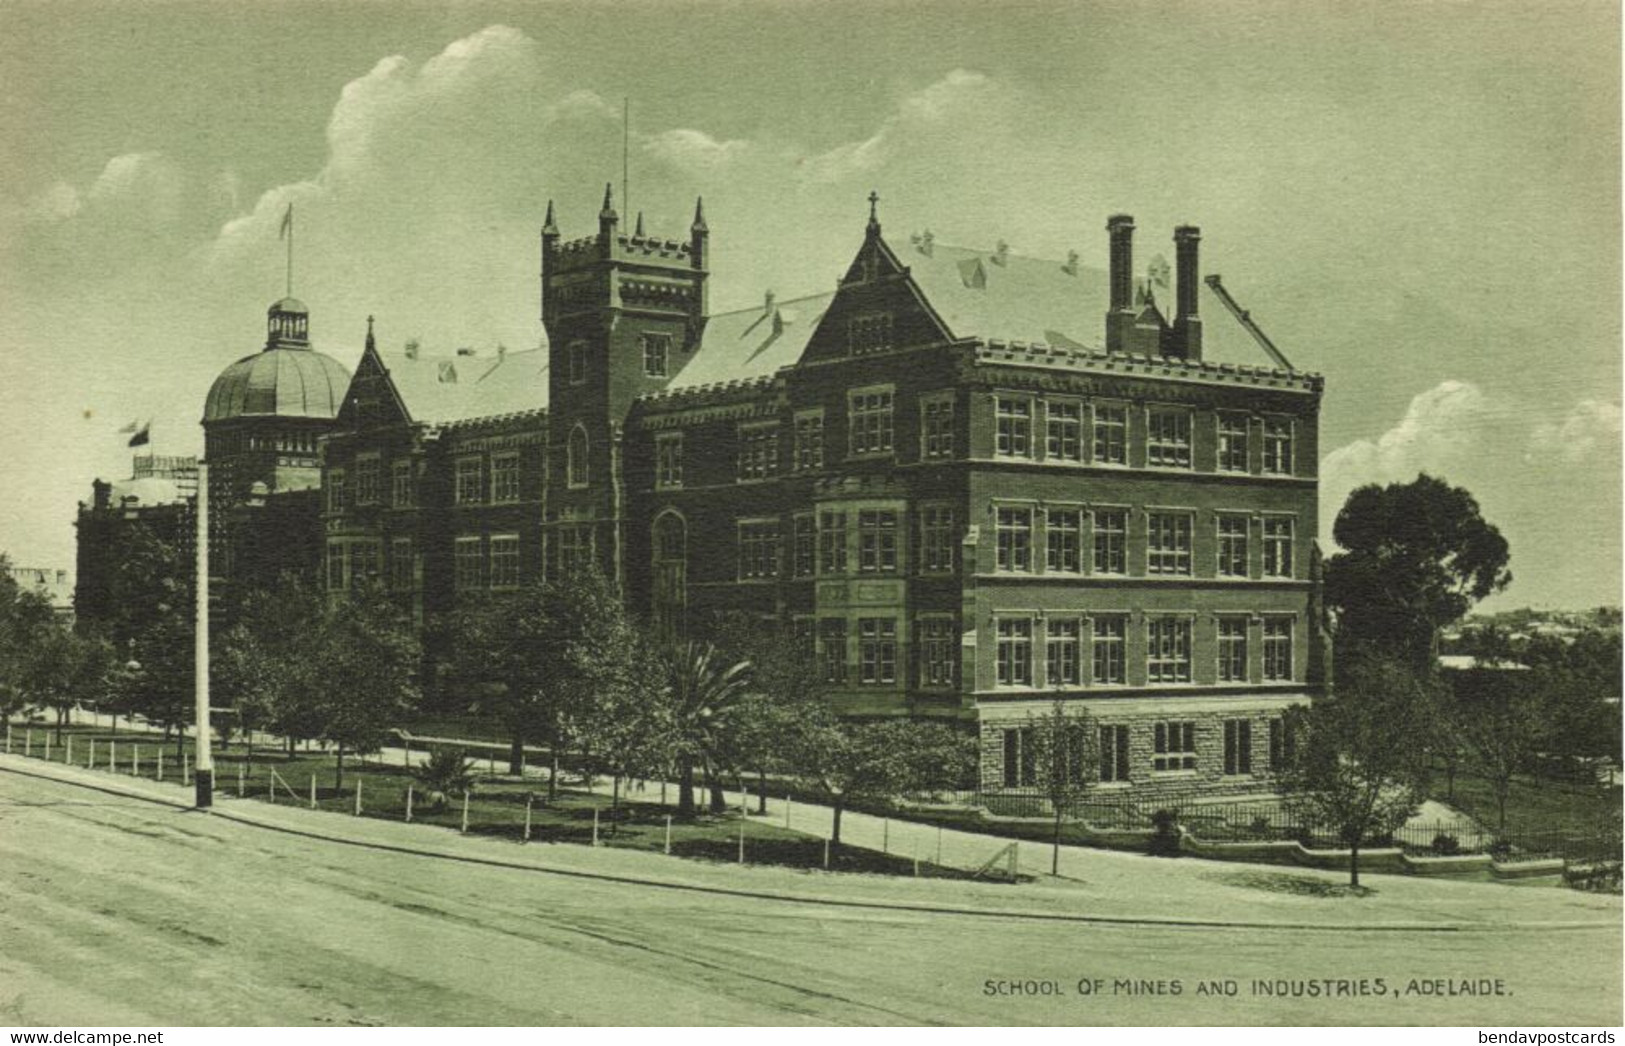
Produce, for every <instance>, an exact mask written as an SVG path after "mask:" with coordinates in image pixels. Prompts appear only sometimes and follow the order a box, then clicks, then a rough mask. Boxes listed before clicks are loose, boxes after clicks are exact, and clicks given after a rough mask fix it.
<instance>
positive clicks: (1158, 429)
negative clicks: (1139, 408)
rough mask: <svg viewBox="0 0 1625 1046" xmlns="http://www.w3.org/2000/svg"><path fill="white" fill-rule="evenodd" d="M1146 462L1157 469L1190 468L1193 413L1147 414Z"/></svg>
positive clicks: (1166, 411)
mask: <svg viewBox="0 0 1625 1046" xmlns="http://www.w3.org/2000/svg"><path fill="white" fill-rule="evenodd" d="M1145 460H1146V463H1147V464H1148V465H1151V466H1153V467H1157V468H1178V469H1188V468H1190V467H1191V412H1190V411H1188V410H1185V409H1183V408H1173V409H1156V408H1153V409H1152V410H1150V411H1148V412H1147V414H1146V433H1145Z"/></svg>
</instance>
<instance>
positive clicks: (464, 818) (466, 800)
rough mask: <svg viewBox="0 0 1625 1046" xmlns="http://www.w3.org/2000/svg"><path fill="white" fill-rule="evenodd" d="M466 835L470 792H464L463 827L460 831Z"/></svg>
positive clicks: (465, 790)
mask: <svg viewBox="0 0 1625 1046" xmlns="http://www.w3.org/2000/svg"><path fill="white" fill-rule="evenodd" d="M458 831H459V832H462V833H463V834H464V835H467V834H468V790H467V789H464V790H463V826H462V827H461V828H459V829H458Z"/></svg>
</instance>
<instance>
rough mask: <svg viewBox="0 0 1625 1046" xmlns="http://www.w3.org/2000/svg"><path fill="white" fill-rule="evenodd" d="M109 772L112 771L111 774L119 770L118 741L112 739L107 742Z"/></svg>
mask: <svg viewBox="0 0 1625 1046" xmlns="http://www.w3.org/2000/svg"><path fill="white" fill-rule="evenodd" d="M107 772H108V773H110V774H111V773H117V772H118V742H117V741H112V740H110V741H108V742H107Z"/></svg>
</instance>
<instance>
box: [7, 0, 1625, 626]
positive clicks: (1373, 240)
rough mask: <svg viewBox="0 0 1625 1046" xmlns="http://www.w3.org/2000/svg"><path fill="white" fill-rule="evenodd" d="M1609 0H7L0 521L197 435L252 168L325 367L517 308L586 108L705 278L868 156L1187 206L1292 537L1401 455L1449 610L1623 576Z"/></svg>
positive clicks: (450, 340)
mask: <svg viewBox="0 0 1625 1046" xmlns="http://www.w3.org/2000/svg"><path fill="white" fill-rule="evenodd" d="M1619 15H1620V12H1619V8H1618V5H1617V4H1614V3H1594V2H1565V0H1556V2H1544V3H1541V4H1529V3H1527V2H1524V0H1519V2H1517V3H1509V2H1501V0H1487V2H1466V0H1429V2H1415V0H1407V2H1403V3H1401V2H1389V0H1384V2H1371V0H1352V2H1341V3H1323V2H1320V0H1225V2H1212V0H1204V2H1197V0H1164V2H1158V3H1150V2H1135V3H1117V2H1112V3H1098V2H1088V0H1072V2H1068V3H1053V2H1017V0H981V2H979V3H964V2H955V0H946V2H941V3H935V4H930V5H926V4H921V3H918V2H904V0H868V2H864V3H853V2H848V0H825V2H820V3H813V2H794V3H792V2H771V0H768V2H758V3H750V4H747V3H743V2H739V0H669V2H661V3H652V2H638V0H632V2H625V3H618V4H613V5H610V4H588V3H581V2H574V3H572V2H563V3H524V4H505V3H484V2H480V0H465V2H459V3H450V4H445V3H442V4H431V3H398V4H387V5H386V4H381V3H361V2H350V3H335V4H316V3H256V4H249V3H245V2H239V0H231V2H227V3H215V4H209V5H201V4H181V3H154V4H140V5H134V4H115V3H90V2H84V0H53V2H49V3H45V2H17V0H0V84H3V85H4V86H3V87H0V441H3V445H4V447H5V449H6V453H5V454H4V455H0V552H4V553H6V554H8V555H9V556H10V557H11V559H12V561H13V562H15V563H25V564H28V565H40V566H66V567H71V565H72V562H73V554H74V552H73V550H74V531H73V526H72V521H73V516H74V511H75V506H76V503H77V502H78V501H80V500H83V499H88V497H89V496H90V483H91V480H92V479H93V478H95V477H97V476H101V477H104V478H121V477H124V476H127V475H128V474H129V467H130V466H129V456H130V453H131V452H130V451H129V450H128V449H127V448H126V447H125V446H124V437H121V436H120V435H118V430H119V428H120V427H122V426H123V425H124V424H126V423H127V422H129V421H131V420H133V419H138V418H139V419H146V418H152V419H154V423H153V430H152V431H153V437H154V447H153V449H155V450H156V451H157V452H158V453H162V454H190V453H197V452H199V451H200V450H201V446H202V435H201V429H200V427H199V425H198V419H199V417H200V415H201V412H202V404H203V400H204V396H205V394H206V392H207V390H208V387H209V384H210V382H211V381H212V380H213V378H214V376H215V375H216V374H218V372H219V371H220V370H221V369H223V368H224V367H225V366H227V365H228V364H230V363H231V362H232V361H234V360H236V359H238V358H240V357H242V356H244V355H247V354H249V353H252V352H254V351H256V350H257V349H258V348H260V347H261V346H262V345H263V341H264V323H265V318H264V317H265V309H266V307H267V306H268V305H269V304H270V303H271V302H272V301H274V300H275V299H277V298H278V297H280V296H281V295H282V294H283V292H284V290H285V287H284V281H285V278H286V273H285V266H286V255H285V253H284V251H285V244H283V243H281V242H279V240H278V226H279V222H280V219H281V216H282V215H283V213H284V211H285V210H286V207H287V205H288V204H289V203H290V202H291V203H293V204H294V208H295V214H296V222H295V257H294V277H293V284H294V286H293V291H294V293H295V295H297V296H298V297H299V298H301V299H302V300H303V301H305V302H306V303H307V304H308V305H309V306H310V309H311V326H312V338H313V341H314V343H315V345H316V347H317V348H319V349H321V350H323V351H326V352H328V353H330V354H331V355H333V356H335V357H336V358H338V359H339V360H341V361H342V362H344V363H346V364H347V365H348V364H352V363H353V362H354V360H355V359H356V358H357V356H358V355H359V353H360V348H361V343H362V339H363V337H364V335H365V330H366V317H367V316H368V315H369V314H373V315H376V316H377V328H378V335H379V340H380V345H381V347H382V348H383V349H384V350H385V352H386V353H388V352H390V351H398V350H399V348H400V346H401V345H402V344H404V342H405V341H406V340H408V339H409V338H415V339H418V340H420V341H421V342H422V343H423V345H424V346H425V351H427V352H435V351H444V352H449V351H451V350H452V349H455V348H458V347H463V346H468V347H473V348H476V349H478V350H480V351H494V349H495V347H496V346H497V345H499V344H500V345H505V346H507V347H510V348H528V347H533V346H536V345H538V344H540V343H542V341H543V335H542V331H541V326H540V323H539V322H538V317H537V315H536V311H537V306H536V301H537V286H536V279H537V270H538V260H537V229H538V227H539V226H540V224H541V221H542V216H543V214H544V212H545V209H546V205H547V201H548V200H549V199H552V200H554V201H556V206H557V210H558V220H559V224H560V226H561V228H562V232H563V235H564V236H565V238H567V239H568V238H572V237H576V236H585V235H589V234H591V233H592V232H594V231H595V229H596V214H597V210H598V205H599V202H600V199H601V197H602V193H603V186H604V184H605V182H607V181H611V180H613V181H615V182H616V183H617V192H618V193H619V192H620V188H621V187H620V185H619V183H620V181H621V174H622V161H623V132H624V134H625V137H626V139H627V145H628V149H627V152H626V159H627V166H628V168H629V170H630V184H629V185H628V186H626V189H627V195H628V196H629V201H628V200H625V199H623V200H619V201H618V203H619V205H620V209H621V211H622V214H623V216H625V218H626V220H628V221H630V220H631V216H632V214H633V213H634V212H637V211H642V212H645V214H646V221H647V224H648V227H649V229H650V231H651V232H652V233H658V234H663V235H667V236H670V237H672V238H680V237H682V236H684V235H685V233H686V230H687V227H688V223H689V219H690V217H691V215H692V212H693V207H694V199H695V197H696V196H697V195H700V194H703V195H704V198H705V210H706V217H707V220H708V223H709V225H710V228H711V241H712V248H713V251H714V258H715V261H714V264H713V266H712V271H713V274H714V275H713V276H712V289H711V301H712V306H713V308H714V309H718V310H721V309H727V308H731V307H743V306H746V305H750V304H752V303H755V302H759V301H760V300H761V299H762V296H763V294H764V293H765V291H767V290H768V289H772V290H774V291H775V292H776V293H777V295H778V297H779V299H780V300H784V299H786V298H789V297H793V296H796V295H798V294H805V293H813V292H818V291H825V290H829V289H831V288H833V286H834V283H835V280H836V277H837V276H838V275H839V273H840V272H841V271H842V270H843V269H844V268H845V266H846V263H847V262H848V260H849V259H850V258H851V256H852V254H853V252H854V251H855V250H856V249H857V247H858V245H859V243H860V242H861V238H862V234H863V223H864V221H865V219H866V217H867V204H866V202H865V197H866V196H867V195H868V193H869V192H870V190H871V189H873V190H876V191H878V192H879V194H880V196H881V204H880V210H881V218H882V221H883V223H884V225H885V229H886V234H887V235H888V237H889V238H892V239H893V240H894V241H897V242H901V241H903V240H905V239H906V237H907V235H908V234H909V233H910V232H913V231H918V230H921V229H925V228H930V229H931V230H932V232H933V233H934V234H935V236H936V238H937V240H938V242H941V243H953V244H963V245H972V246H982V247H987V248H990V249H991V247H992V245H993V244H995V243H996V242H997V241H999V240H1003V241H1005V242H1007V243H1009V244H1010V246H1011V249H1012V250H1014V251H1016V252H1018V253H1022V254H1028V255H1033V256H1038V257H1046V258H1055V259H1061V258H1064V257H1065V256H1066V254H1067V252H1068V251H1069V250H1076V251H1078V252H1079V253H1080V255H1081V256H1082V260H1083V263H1084V264H1085V265H1091V266H1095V267H1104V265H1105V264H1106V250H1107V247H1106V234H1105V230H1104V226H1105V220H1106V217H1107V216H1108V215H1110V214H1113V213H1116V212H1127V213H1131V214H1133V215H1134V216H1135V218H1136V221H1137V223H1138V226H1139V232H1138V233H1137V240H1136V246H1137V250H1138V251H1139V255H1138V256H1139V258H1140V259H1141V260H1142V261H1143V260H1144V259H1146V258H1149V257H1150V256H1151V254H1152V253H1154V252H1158V251H1160V252H1161V253H1164V254H1166V255H1168V256H1171V255H1172V248H1171V234H1172V229H1173V227H1174V226H1175V225H1178V224H1181V223H1186V222H1189V223H1194V224H1198V225H1200V226H1201V227H1202V231H1203V240H1202V251H1203V255H1202V262H1203V268H1204V270H1205V271H1207V272H1220V273H1222V274H1223V275H1224V278H1225V284H1226V286H1227V287H1228V288H1230V289H1231V290H1232V292H1233V293H1234V294H1235V295H1236V296H1237V297H1238V298H1239V299H1240V300H1241V301H1242V302H1243V304H1244V305H1245V306H1246V307H1248V308H1249V309H1250V310H1251V312H1252V314H1253V317H1254V318H1255V319H1257V320H1258V321H1259V322H1260V323H1261V324H1262V326H1263V327H1264V329H1265V330H1267V331H1268V333H1269V334H1270V336H1271V338H1272V339H1273V340H1274V341H1275V342H1276V343H1277V344H1278V345H1280V346H1281V347H1282V348H1283V349H1284V350H1285V352H1286V353H1287V355H1288V356H1289V357H1290V358H1291V360H1292V362H1293V363H1294V365H1296V366H1297V367H1299V368H1301V369H1305V370H1312V371H1316V372H1319V373H1321V374H1323V375H1324V376H1325V379H1326V392H1325V400H1324V403H1323V411H1322V418H1321V452H1322V459H1321V476H1322V515H1323V517H1324V519H1323V522H1324V525H1323V527H1322V541H1323V544H1326V545H1328V546H1329V544H1330V530H1331V521H1332V519H1333V518H1334V516H1335V514H1336V510H1337V509H1338V507H1340V506H1341V504H1342V502H1343V499H1344V498H1345V497H1346V496H1347V494H1348V492H1349V491H1350V490H1352V489H1354V487H1356V486H1359V485H1361V484H1364V483H1372V482H1376V483H1389V482H1401V481H1406V480H1409V479H1411V478H1414V476H1415V475H1416V474H1417V473H1418V472H1419V471H1424V470H1425V471H1428V472H1431V473H1433V474H1435V475H1439V476H1442V477H1444V478H1446V479H1447V480H1449V481H1450V482H1452V483H1455V484H1458V485H1461V486H1465V487H1466V488H1467V489H1469V490H1470V491H1472V492H1473V494H1474V495H1475V496H1476V497H1477V498H1478V501H1479V503H1480V505H1481V506H1482V508H1483V511H1484V514H1485V516H1486V517H1487V518H1488V519H1489V520H1490V521H1491V522H1492V523H1495V524H1496V525H1497V526H1498V527H1500V529H1501V530H1502V532H1503V533H1504V534H1505V535H1506V537H1507V539H1508V541H1509V543H1510V545H1511V549H1512V559H1511V568H1512V572H1513V575H1514V578H1515V580H1514V582H1513V585H1512V586H1511V588H1510V589H1509V590H1508V591H1507V592H1506V593H1504V594H1503V595H1501V596H1498V597H1496V598H1495V599H1494V600H1493V601H1492V602H1491V603H1489V604H1487V606H1488V607H1490V608H1495V607H1509V606H1518V605H1526V604H1532V605H1537V606H1556V607H1583V606H1590V605H1596V604H1603V603H1618V602H1619V601H1620V585H1621V436H1620V430H1621V424H1620V421H1621V412H1620V400H1621V395H1620V393H1621V366H1620V361H1621V330H1620V326H1621V324H1620V317H1621V298H1620V295H1621V272H1620V268H1621V249H1620V248H1621V241H1620V235H1621V224H1620V112H1621V110H1620V51H1619V40H1620V24H1619ZM623 100H629V102H630V108H631V120H630V126H629V127H624V126H623V122H622V104H623ZM1209 308H1210V309H1213V311H1215V312H1216V311H1217V310H1216V308H1214V303H1212V300H1211V299H1209ZM1205 311H1206V310H1205ZM1219 321H1220V318H1219V317H1217V316H1214V317H1210V318H1209V321H1208V322H1209V323H1213V322H1219ZM1101 325H1102V328H1103V320H1101ZM1259 362H1260V363H1262V362H1265V361H1264V360H1263V358H1262V356H1261V357H1260V360H1259Z"/></svg>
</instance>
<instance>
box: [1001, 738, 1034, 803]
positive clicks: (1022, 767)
mask: <svg viewBox="0 0 1625 1046" xmlns="http://www.w3.org/2000/svg"><path fill="white" fill-rule="evenodd" d="M1036 754H1037V753H1036V752H1035V751H1034V749H1033V744H1032V728H1031V727H1026V726H1022V727H1015V728H1013V729H1010V730H1006V731H1005V732H1004V786H1005V787H1006V788H1030V787H1032V785H1033V783H1034V782H1035V781H1036V780H1037V778H1038V774H1037V767H1036V761H1035V759H1034V756H1035V755H1036Z"/></svg>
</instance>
